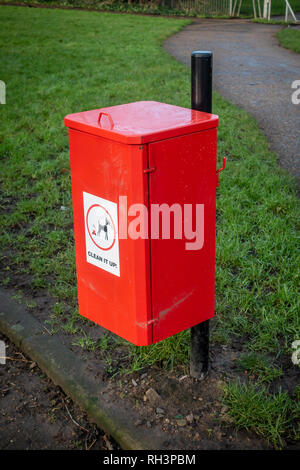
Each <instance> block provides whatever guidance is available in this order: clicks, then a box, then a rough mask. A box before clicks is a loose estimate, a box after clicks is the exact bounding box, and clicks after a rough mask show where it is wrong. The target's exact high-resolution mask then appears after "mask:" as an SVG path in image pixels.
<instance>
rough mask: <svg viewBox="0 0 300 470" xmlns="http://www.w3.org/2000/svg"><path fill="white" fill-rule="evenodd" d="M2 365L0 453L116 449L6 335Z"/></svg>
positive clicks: (0, 336)
mask: <svg viewBox="0 0 300 470" xmlns="http://www.w3.org/2000/svg"><path fill="white" fill-rule="evenodd" d="M0 340H1V341H4V342H5V345H6V356H7V359H6V364H5V365H4V364H0V402H1V405H0V449H1V450H4V449H6V450H27V449H30V450H36V449H51V450H54V449H61V450H62V449H65V450H66V449H85V450H91V449H93V450H111V449H117V448H118V447H117V445H116V444H115V443H114V441H113V440H112V439H111V438H109V437H108V436H106V435H105V434H104V433H103V432H102V431H101V430H99V429H98V428H97V427H96V426H94V425H93V424H91V423H90V422H89V421H88V419H87V416H86V415H85V413H83V412H82V411H81V410H80V408H78V406H76V405H75V404H74V403H73V402H72V400H71V399H70V398H68V397H67V396H66V395H65V394H64V393H63V391H62V390H61V389H60V388H59V387H56V386H55V385H54V384H53V383H52V382H51V380H50V379H48V378H47V377H46V376H45V374H44V373H43V372H42V371H41V370H40V369H39V367H38V366H37V365H36V363H35V362H32V361H31V360H30V358H28V357H26V356H25V355H24V354H23V353H22V352H21V351H20V350H18V349H17V348H16V347H15V346H14V345H13V344H12V343H11V342H10V341H9V340H8V338H6V337H5V336H4V335H2V334H1V333H0Z"/></svg>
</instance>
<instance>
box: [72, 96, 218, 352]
mask: <svg viewBox="0 0 300 470" xmlns="http://www.w3.org/2000/svg"><path fill="white" fill-rule="evenodd" d="M65 124H66V126H67V127H68V128H69V141H70V159H71V180H72V198H73V212H74V230H75V250H76V267H77V283H78V299H79V312H80V314H81V315H83V316H85V317H87V318H89V319H90V320H92V321H94V322H95V323H97V324H99V325H101V326H103V327H105V328H107V329H108V330H110V331H112V332H114V333H116V334H117V335H119V336H121V337H123V338H125V339H127V340H128V341H130V342H132V343H134V344H136V345H139V346H142V345H149V344H152V343H155V342H158V341H161V340H163V339H165V338H167V337H169V336H171V335H174V334H176V333H178V332H179V331H181V330H184V329H186V328H190V327H192V326H194V325H196V324H198V323H200V322H202V321H204V320H207V319H209V318H211V317H212V316H213V315H214V285H215V218H216V186H217V174H216V152H217V126H218V117H217V116H215V115H212V114H207V113H203V112H200V111H194V110H191V109H186V108H181V107H178V106H172V105H168V104H164V103H158V102H153V101H143V102H137V103H129V104H124V105H120V106H113V107H109V108H103V109H97V110H93V111H87V112H81V113H77V114H71V115H68V116H66V118H65Z"/></svg>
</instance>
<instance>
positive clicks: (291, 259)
mask: <svg viewBox="0 0 300 470" xmlns="http://www.w3.org/2000/svg"><path fill="white" fill-rule="evenodd" d="M0 11H1V16H0V23H1V26H0V47H1V58H2V59H1V64H0V78H1V80H3V81H4V82H5V83H6V103H7V104H6V105H1V107H0V116H1V129H0V155H1V162H0V167H1V177H0V178H1V186H2V193H1V199H0V207H1V229H0V244H1V273H2V276H1V277H2V278H1V282H2V284H4V285H7V286H9V285H10V284H11V281H12V279H13V278H15V277H16V276H18V279H21V280H22V279H23V280H24V279H27V281H28V279H29V280H30V285H31V289H32V290H33V291H40V290H41V289H47V291H48V292H49V293H50V294H51V296H52V298H54V299H55V301H56V303H55V305H54V307H53V311H52V314H51V317H50V318H49V319H48V320H47V321H48V322H49V323H50V325H51V328H53V332H55V331H58V330H60V331H65V332H66V333H68V334H73V335H74V343H75V344H78V345H79V346H80V347H82V348H85V349H86V350H87V351H89V350H95V349H96V350H97V348H98V349H99V351H101V350H105V354H106V355H107V357H108V359H107V361H108V366H109V367H111V370H113V367H112V364H111V359H110V355H109V352H108V351H109V348H110V347H111V345H110V343H109V342H108V343H106V342H105V344H104V343H102V344H97V343H94V342H93V341H92V340H91V339H89V338H88V337H87V336H86V335H85V334H83V333H82V325H84V324H85V322H87V320H82V319H79V317H78V314H77V299H76V276H75V261H74V240H73V224H72V204H71V188H70V168H69V154H68V138H67V131H66V129H65V128H64V125H63V117H64V116H65V115H66V114H68V113H72V112H79V111H83V110H87V109H94V108H97V107H105V106H111V105H114V104H120V103H126V102H131V101H137V100H157V101H162V102H167V103H172V104H175V105H181V106H186V107H189V103H190V82H189V81H190V78H189V71H188V70H187V68H186V67H185V66H183V65H181V64H179V63H178V62H176V61H175V60H174V59H173V58H171V57H170V56H169V55H168V54H166V53H165V52H163V50H162V49H161V43H162V41H163V40H164V39H165V38H166V37H167V36H169V35H171V34H173V33H175V32H177V31H178V30H180V29H181V28H182V27H183V26H184V25H186V24H188V22H187V21H185V20H176V21H175V20H171V19H167V18H150V17H143V16H130V15H113V14H108V13H102V14H99V13H92V12H83V11H81V12H79V11H63V10H40V9H27V8H14V7H0ZM20 32H22V34H20ZM120 47H121V49H120ZM120 50H121V54H120ZM213 107H214V112H215V113H217V114H219V115H220V128H219V150H218V151H219V159H220V162H221V157H222V156H224V155H225V156H227V158H228V164H227V169H226V171H225V172H223V173H222V176H221V181H220V187H219V189H218V200H217V254H216V321H215V324H214V328H213V331H212V337H213V340H214V342H215V343H222V344H224V343H225V344H227V345H230V344H231V341H232V340H233V339H235V340H236V339H238V340H239V341H240V343H241V344H242V348H243V349H244V350H245V352H246V353H247V354H253V353H254V354H257V355H266V354H267V355H268V357H269V360H268V362H267V363H266V362H264V361H261V360H258V361H256V362H255V361H253V360H252V362H251V360H250V363H249V359H248V362H247V360H246V367H251V373H252V374H253V375H254V377H255V376H256V375H257V380H258V381H259V383H261V382H266V383H269V384H270V385H272V381H273V380H275V379H276V377H278V375H276V372H274V370H279V371H280V367H279V366H278V364H277V360H278V358H281V357H289V356H290V355H291V352H292V349H291V344H292V342H293V341H294V340H295V339H298V337H299V316H298V312H299V310H300V305H299V296H297V286H298V285H299V257H298V254H297V251H296V249H295V247H296V246H297V224H298V223H299V201H298V199H297V195H296V184H295V182H294V180H293V178H292V177H290V176H289V175H288V174H287V173H285V172H284V171H282V170H280V169H279V168H278V166H277V162H276V156H275V155H274V154H272V153H271V152H270V151H269V149H268V144H267V142H266V139H265V137H264V136H263V135H262V133H261V132H260V131H259V129H258V126H257V124H256V122H255V121H254V119H252V118H251V117H250V116H249V115H248V114H247V113H246V112H244V111H242V110H240V109H238V108H237V107H235V106H233V105H232V104H230V103H228V102H227V101H226V100H224V99H223V98H221V97H220V96H219V95H218V94H214V105H213ZM298 228H299V227H298ZM32 308H34V305H33V306H32ZM112 347H113V346H112ZM126 348H127V359H128V358H129V359H128V361H129V362H128V361H127V362H126V364H125V365H124V370H128V367H129V368H130V370H138V369H141V368H143V367H145V366H151V365H152V364H160V365H162V366H163V367H169V366H174V365H177V364H184V363H187V362H188V353H189V332H188V331H185V332H182V333H181V334H179V335H177V336H176V337H174V338H170V339H169V340H166V341H163V342H161V343H159V344H157V345H153V346H151V347H148V348H137V347H134V346H131V345H129V344H126ZM128 364H129V366H128ZM249 364H250V366H249ZM241 367H245V361H244V363H242V364H241ZM270 376H271V379H270ZM265 377H268V378H269V380H264V378H265ZM254 380H255V379H254ZM233 386H234V385H232V384H231V385H229V387H233ZM229 390H230V388H229ZM249 390H250V391H249ZM249 390H248V389H247V387H246V388H243V389H241V391H240V397H241V398H242V397H245V400H246V402H247V400H248V399H249V393H250V392H251V390H252V389H251V388H250V389H249ZM247 397H248V398H247ZM274 397H275V395H272V393H271V394H270V395H264V400H271V401H272V400H273V399H275V398H274ZM292 399H293V398H292V397H291V400H292ZM227 403H228V405H229V406H230V407H231V408H232V410H233V409H236V415H238V407H237V406H235V403H236V398H235V397H234V395H233V394H232V393H228V395H227ZM272 403H273V402H272ZM276 403H277V402H276ZM284 403H285V402H284V401H278V405H277V407H278V409H279V408H280V409H282V410H284V406H285V405H284ZM282 412H283V411H282ZM247 416H248V415H247ZM270 419H272V423H273V424H272V426H273V425H274V426H275V424H274V423H275V422H276V420H277V418H276V415H272V417H271V418H270ZM236 422H237V424H238V426H243V427H245V428H247V429H248V428H249V427H251V420H250V416H248V418H245V420H244V421H243V420H240V421H239V420H238V416H237V417H236ZM270 426H271V425H270ZM252 427H253V426H252ZM254 428H255V429H256V430H257V429H258V428H257V427H255V426H254ZM270 429H271V428H270ZM262 435H264V436H266V437H268V438H270V436H275V435H276V436H277V437H276V438H275V437H274V439H275V440H274V439H273V437H272V439H271V440H272V442H275V441H276V439H277V441H278V442H279V443H280V442H281V441H280V439H282V438H283V436H284V435H285V433H284V432H283V433H279V434H278V433H277V434H274V433H273V431H272V432H271V430H270V431H262ZM288 435H290V433H289V434H288Z"/></svg>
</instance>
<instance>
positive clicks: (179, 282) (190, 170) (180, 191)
mask: <svg viewBox="0 0 300 470" xmlns="http://www.w3.org/2000/svg"><path fill="white" fill-rule="evenodd" d="M216 150H217V131H216V129H212V130H208V131H202V132H198V133H193V134H190V135H186V136H181V137H176V138H172V139H168V140H164V141H161V142H156V143H153V144H149V165H150V166H151V167H155V168H156V169H155V171H153V172H152V173H151V174H150V175H149V197H150V203H151V233H152V235H151V237H152V238H151V283H152V315H153V319H154V329H153V341H154V342H157V341H161V340H162V339H164V338H167V337H169V336H171V335H174V334H176V333H178V332H179V331H181V330H184V329H187V328H190V327H191V326H194V325H196V324H198V323H200V322H202V321H204V320H207V319H209V318H211V317H213V316H214V295H215V218H216ZM163 203H166V204H168V206H172V205H173V204H176V205H177V204H178V205H179V207H180V208H181V212H182V221H183V220H184V217H185V216H184V214H185V210H186V209H185V206H184V205H185V204H192V205H193V206H192V222H193V225H192V227H191V229H192V230H193V231H195V232H196V231H197V233H198V235H197V244H193V245H192V246H193V247H194V248H195V247H196V246H197V245H198V246H201V239H202V238H203V236H204V239H203V247H202V248H201V249H197V250H187V249H186V248H187V246H186V243H187V242H188V243H189V242H190V243H194V242H195V241H196V237H193V238H194V240H188V239H186V238H185V237H184V236H183V238H182V239H175V238H174V233H175V232H174V220H175V218H173V215H172V217H171V219H170V220H171V224H170V227H171V232H170V236H171V238H170V239H161V237H162V235H163V233H162V230H163V225H164V220H165V221H167V212H164V214H165V215H164V216H163V217H162V218H161V219H160V238H159V239H155V236H154V237H153V230H154V232H155V225H156V226H157V217H156V216H155V215H154V213H153V212H152V210H153V204H159V205H161V204H163ZM196 204H198V205H199V206H198V209H197V211H198V216H197V215H196V214H197V212H196ZM175 210H176V211H177V214H178V206H177V209H175ZM179 213H180V211H179ZM156 215H157V212H156ZM202 215H203V220H204V226H203V220H202ZM186 216H188V209H187V211H186ZM177 217H178V215H177ZM189 220H190V218H189ZM197 220H198V230H197V229H196V221H197ZM201 227H202V229H203V233H202V234H201ZM188 228H189V223H183V222H182V233H183V234H184V233H185V230H187V229H188ZM167 235H168V234H167V233H166V234H165V236H167ZM179 235H180V234H178V228H177V236H179Z"/></svg>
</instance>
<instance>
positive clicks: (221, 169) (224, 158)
mask: <svg viewBox="0 0 300 470" xmlns="http://www.w3.org/2000/svg"><path fill="white" fill-rule="evenodd" d="M225 166H226V157H223V166H222V168H219V169H218V170H217V187H218V186H219V173H220V171H223V170H224V168H225Z"/></svg>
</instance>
